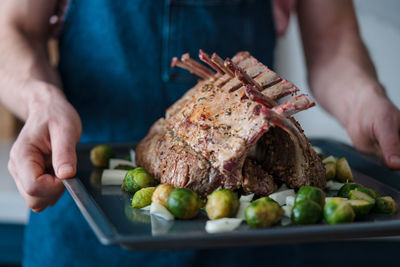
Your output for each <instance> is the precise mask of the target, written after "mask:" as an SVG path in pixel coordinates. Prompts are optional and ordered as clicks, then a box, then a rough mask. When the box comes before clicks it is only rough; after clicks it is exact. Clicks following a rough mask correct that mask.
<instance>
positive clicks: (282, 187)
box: [276, 184, 290, 192]
mask: <svg viewBox="0 0 400 267" xmlns="http://www.w3.org/2000/svg"><path fill="white" fill-rule="evenodd" d="M289 189H290V188H289V187H287V185H286V184H282V185H281V187H279V189H278V190H277V191H276V192H281V191H286V190H289Z"/></svg>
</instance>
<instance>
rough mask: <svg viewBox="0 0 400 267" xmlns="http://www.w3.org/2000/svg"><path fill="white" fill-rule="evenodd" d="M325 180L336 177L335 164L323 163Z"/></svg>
mask: <svg viewBox="0 0 400 267" xmlns="http://www.w3.org/2000/svg"><path fill="white" fill-rule="evenodd" d="M325 175H326V180H334V179H335V178H336V164H325Z"/></svg>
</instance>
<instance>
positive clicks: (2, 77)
mask: <svg viewBox="0 0 400 267" xmlns="http://www.w3.org/2000/svg"><path fill="white" fill-rule="evenodd" d="M46 42H47V37H46V36H45V35H44V34H40V35H39V34H37V33H36V32H27V31H25V29H24V28H22V27H20V25H18V24H17V23H14V22H13V21H11V20H8V21H7V20H5V19H2V20H1V21H0V62H1V65H0V101H1V102H2V103H3V104H4V105H5V106H6V107H8V108H9V109H10V110H11V111H12V112H13V113H15V114H16V115H17V116H18V117H20V118H21V119H23V120H25V119H26V118H27V116H28V111H29V107H30V106H31V105H32V103H33V102H35V101H36V102H37V101H38V100H39V99H43V98H45V97H48V96H49V93H50V91H54V87H53V86H51V85H54V86H55V87H59V86H60V82H59V79H58V75H57V72H56V70H54V69H53V68H52V67H51V66H50V64H49V63H48V58H47V50H46ZM35 84H37V85H38V86H32V85H35ZM46 84H48V85H49V86H48V88H46V87H47V86H46ZM50 87H51V88H53V89H52V90H50V89H49V88H50Z"/></svg>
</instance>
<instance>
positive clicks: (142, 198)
mask: <svg viewBox="0 0 400 267" xmlns="http://www.w3.org/2000/svg"><path fill="white" fill-rule="evenodd" d="M154 190H156V188H155V187H146V188H142V189H140V190H139V191H137V192H136V193H135V194H134V195H133V198H132V208H139V209H140V208H144V207H146V206H148V205H150V204H151V197H152V196H153V193H154Z"/></svg>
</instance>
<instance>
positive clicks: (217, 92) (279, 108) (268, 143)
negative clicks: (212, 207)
mask: <svg viewBox="0 0 400 267" xmlns="http://www.w3.org/2000/svg"><path fill="white" fill-rule="evenodd" d="M199 57H200V59H201V60H202V61H203V62H204V63H206V64H207V65H208V66H210V67H211V69H208V68H207V67H206V66H205V65H203V64H201V63H199V62H197V61H195V60H194V59H192V58H190V56H189V54H184V55H183V56H182V58H181V60H182V61H179V60H178V58H174V59H173V60H172V66H178V67H182V68H185V69H187V70H188V71H190V72H191V73H193V74H195V75H197V76H199V77H200V78H201V80H200V81H199V82H198V84H197V85H196V86H195V87H193V88H192V89H190V90H189V91H188V92H187V93H186V94H185V95H184V96H183V97H182V98H181V99H179V100H178V101H177V102H176V103H175V104H173V105H172V106H171V107H170V108H169V109H168V110H167V112H166V119H165V120H164V119H160V120H159V121H158V122H156V123H155V124H154V126H153V127H152V129H151V130H150V132H149V134H148V135H147V136H146V138H145V139H144V140H142V141H141V142H140V143H139V145H138V148H137V160H138V163H139V165H141V166H143V167H145V168H147V169H148V170H149V171H150V172H151V173H153V174H154V176H155V177H156V178H157V179H158V180H159V181H161V182H162V183H169V184H172V185H174V186H176V187H188V188H191V189H193V190H195V191H196V192H198V193H199V194H201V195H206V194H208V193H210V192H212V191H213V190H215V189H217V188H229V189H234V190H235V189H242V190H243V191H244V192H246V193H256V194H259V195H267V194H270V193H272V192H274V190H275V189H276V185H275V183H274V179H276V180H280V181H283V182H286V183H287V184H288V185H289V186H291V187H292V188H298V187H300V186H302V185H314V186H318V187H321V188H322V187H324V185H325V183H326V181H325V171H324V167H323V164H322V162H321V160H320V159H319V157H317V155H316V154H315V152H314V150H313V149H312V147H311V145H310V143H309V141H308V140H307V138H306V137H305V136H304V133H303V130H302V129H301V127H300V125H299V124H298V123H297V122H296V121H295V120H294V119H293V118H292V117H291V115H293V114H294V113H296V112H299V111H301V110H304V109H307V108H309V107H312V106H313V105H314V103H313V102H312V101H311V100H310V99H309V98H308V97H307V96H306V95H299V96H295V97H292V98H289V99H287V100H286V101H284V102H283V103H281V104H278V103H277V102H276V101H277V100H279V99H280V98H282V97H284V96H287V95H289V94H291V95H293V94H295V93H296V92H297V91H298V88H297V87H296V86H294V85H293V84H291V83H290V82H288V81H286V80H282V79H281V78H280V77H279V76H278V75H277V74H276V73H274V72H273V71H271V70H270V69H268V68H267V67H266V66H264V65H263V64H261V63H260V62H259V61H258V60H256V59H255V58H254V57H252V56H251V55H250V54H249V53H248V52H239V53H237V54H236V55H235V56H234V57H233V58H232V59H229V58H228V59H226V60H225V61H224V60H223V59H222V58H221V57H219V56H218V55H217V54H215V53H214V54H213V55H212V56H211V57H210V56H209V55H208V54H207V53H205V52H204V51H200V54H199ZM212 69H213V70H215V71H216V73H215V74H214V72H213V71H212Z"/></svg>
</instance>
